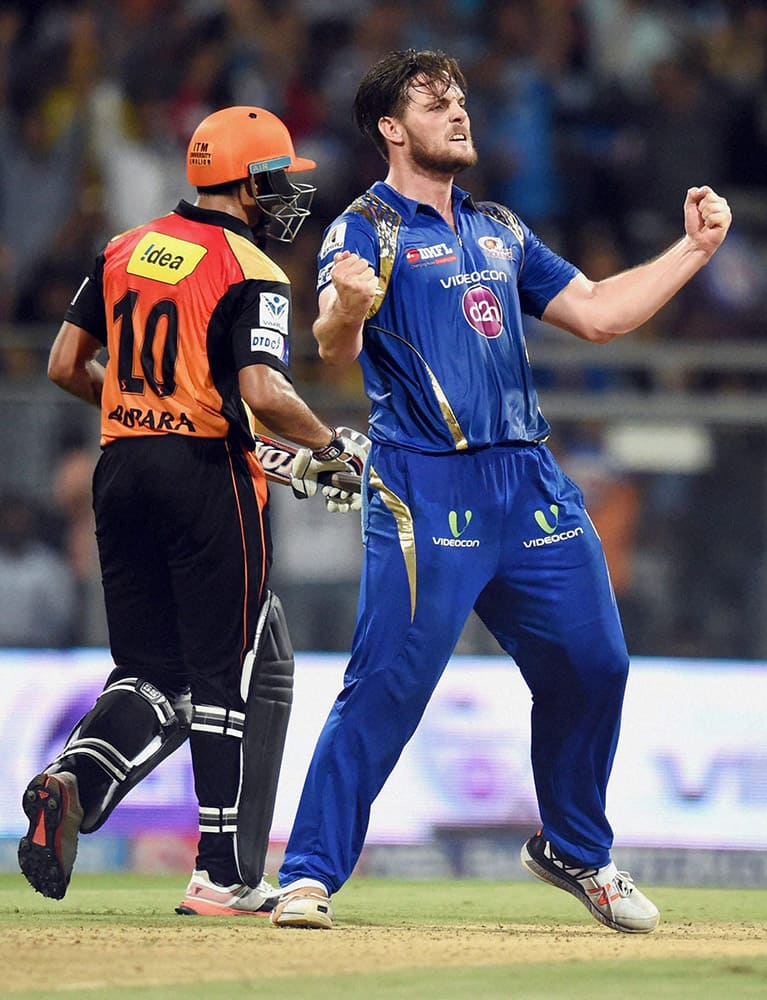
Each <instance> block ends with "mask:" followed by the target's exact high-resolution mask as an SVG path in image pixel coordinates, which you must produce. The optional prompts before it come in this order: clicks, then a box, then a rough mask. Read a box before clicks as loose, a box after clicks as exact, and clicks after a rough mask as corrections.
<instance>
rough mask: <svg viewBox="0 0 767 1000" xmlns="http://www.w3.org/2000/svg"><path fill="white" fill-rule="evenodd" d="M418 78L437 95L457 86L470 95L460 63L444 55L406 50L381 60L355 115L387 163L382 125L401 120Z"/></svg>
mask: <svg viewBox="0 0 767 1000" xmlns="http://www.w3.org/2000/svg"><path fill="white" fill-rule="evenodd" d="M415 77H422V78H423V80H424V82H425V84H426V86H427V87H429V88H430V89H433V90H434V93H435V94H437V95H441V94H442V93H443V92H444V90H446V89H447V88H448V87H449V86H450V85H451V84H453V83H455V84H457V85H458V86H459V87H460V88H461V90H462V91H463V92H464V93H466V79H465V77H464V75H463V73H462V71H461V68H460V66H459V65H458V62H457V60H455V59H454V58H453V57H452V56H448V55H446V54H445V53H444V52H440V51H434V52H432V51H431V50H423V51H417V50H416V49H403V50H400V51H396V52H390V53H389V54H388V55H386V56H384V57H383V59H379V60H378V62H377V63H375V64H374V65H373V66H371V68H370V69H369V70H368V71H367V73H366V74H365V76H364V77H363V78H362V80H361V82H360V85H359V87H358V88H357V95H356V97H355V98H354V106H353V114H354V120H355V121H356V123H357V127H358V128H359V130H360V132H362V134H363V135H366V136H367V137H368V138H369V139H370V140H371V141H372V142H373V143H374V145H375V146H376V148H377V149H378V151H379V153H381V155H382V156H383V158H384V159H385V160H388V156H387V151H386V140H385V139H384V137H383V136H382V135H381V132H380V130H379V128H378V122H379V120H380V119H381V118H384V117H387V116H391V117H392V118H399V117H401V115H402V113H403V112H404V110H405V108H406V107H407V104H408V100H409V94H408V90H409V88H410V84H411V82H412V81H413V79H414V78H415Z"/></svg>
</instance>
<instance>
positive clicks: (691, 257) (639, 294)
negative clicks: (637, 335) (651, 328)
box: [587, 236, 710, 340]
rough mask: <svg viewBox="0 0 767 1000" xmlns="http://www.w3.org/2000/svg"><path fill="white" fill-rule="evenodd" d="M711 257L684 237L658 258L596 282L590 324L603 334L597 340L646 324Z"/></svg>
mask: <svg viewBox="0 0 767 1000" xmlns="http://www.w3.org/2000/svg"><path fill="white" fill-rule="evenodd" d="M709 257H710V255H709V254H707V253H705V251H703V250H701V249H699V248H698V247H697V246H696V245H695V243H694V242H693V241H692V240H691V239H689V237H687V236H684V237H682V239H680V240H679V241H678V242H677V243H675V244H674V245H673V246H671V247H669V249H668V250H666V251H665V252H664V253H662V254H661V255H660V256H658V257H656V258H655V259H654V260H651V261H648V262H647V263H645V264H641V265H640V266H639V267H635V268H632V269H631V270H628V271H623V272H622V273H620V274H616V275H613V276H612V277H610V278H605V279H603V280H602V281H598V282H596V283H595V284H594V287H593V293H592V296H591V307H590V312H591V318H590V326H591V327H593V329H594V330H596V331H597V332H598V334H599V335H598V336H597V338H596V339H598V340H611V339H612V338H614V337H619V336H622V335H623V334H625V333H629V332H630V331H631V330H636V329H637V327H639V326H642V324H644V323H646V322H647V321H648V320H649V319H651V318H652V317H653V316H654V315H655V313H657V312H658V310H659V309H661V308H662V307H663V306H664V305H666V303H668V302H669V301H670V300H671V299H672V298H673V296H674V295H675V294H676V293H677V292H678V291H679V290H680V288H682V287H683V286H684V285H686V284H687V282H688V281H689V280H690V279H691V278H692V277H693V276H694V275H695V274H697V272H698V271H699V270H700V269H701V268H702V267H703V266H704V265H705V264H706V263H707V262H708V260H709ZM587 315H588V313H587Z"/></svg>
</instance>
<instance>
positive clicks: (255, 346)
mask: <svg viewBox="0 0 767 1000" xmlns="http://www.w3.org/2000/svg"><path fill="white" fill-rule="evenodd" d="M250 349H251V351H253V352H254V353H259V354H271V355H272V357H274V358H279V359H280V361H282V362H284V363H285V364H287V363H288V342H287V341H286V340H285V338H284V337H283V336H282V335H281V334H279V333H274V332H273V331H272V330H262V329H259V328H255V329H253V330H251V331H250Z"/></svg>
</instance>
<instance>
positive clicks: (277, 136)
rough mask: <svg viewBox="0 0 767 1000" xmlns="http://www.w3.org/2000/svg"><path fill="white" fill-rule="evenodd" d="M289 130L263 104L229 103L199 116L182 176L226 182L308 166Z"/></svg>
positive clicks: (201, 183)
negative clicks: (227, 105) (259, 106)
mask: <svg viewBox="0 0 767 1000" xmlns="http://www.w3.org/2000/svg"><path fill="white" fill-rule="evenodd" d="M316 166H317V164H316V163H315V162H314V160H307V159H306V158H304V157H301V156H296V151H295V149H294V148H293V140H292V139H291V138H290V132H288V130H287V127H286V126H285V125H284V124H283V122H281V121H280V119H279V118H278V117H277V116H276V115H273V114H272V113H271V111H266V110H265V109H264V108H249V107H234V108H223V110H221V111H214V112H213V114H212V115H208V117H207V118H204V119H203V120H202V121H201V122H200V124H199V125H198V126H197V128H196V129H195V130H194V133H193V135H192V138H191V139H190V140H189V147H188V149H187V154H186V176H187V179H188V181H189V183H190V184H192V185H193V186H194V187H213V186H214V185H216V184H227V183H229V181H238V180H240V179H242V178H245V177H250V176H252V175H253V174H260V173H265V172H267V171H272V170H288V171H294V170H311V169H313V168H314V167H316Z"/></svg>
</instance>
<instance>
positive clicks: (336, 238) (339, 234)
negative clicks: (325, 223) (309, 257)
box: [320, 222, 346, 257]
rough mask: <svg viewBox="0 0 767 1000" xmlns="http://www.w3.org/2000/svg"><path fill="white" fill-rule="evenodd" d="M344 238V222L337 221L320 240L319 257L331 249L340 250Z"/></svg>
mask: <svg viewBox="0 0 767 1000" xmlns="http://www.w3.org/2000/svg"><path fill="white" fill-rule="evenodd" d="M345 239H346V223H345V222H338V223H336V225H335V226H333V228H332V229H330V230H329V231H328V233H327V235H326V236H325V239H324V240H323V241H322V246H321V247H320V257H324V256H325V254H328V253H330V252H331V251H332V250H342V249H343V246H344V240H345Z"/></svg>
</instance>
